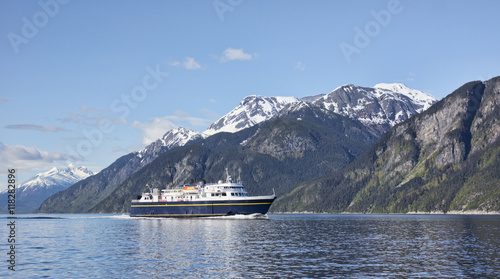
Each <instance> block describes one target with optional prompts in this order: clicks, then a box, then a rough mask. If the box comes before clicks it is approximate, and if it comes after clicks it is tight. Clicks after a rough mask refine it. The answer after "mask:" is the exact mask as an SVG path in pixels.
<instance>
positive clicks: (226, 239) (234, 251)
mask: <svg viewBox="0 0 500 279" xmlns="http://www.w3.org/2000/svg"><path fill="white" fill-rule="evenodd" d="M2 219H3V220H4V223H6V222H7V219H6V215H3V216H2ZM4 226H5V225H4ZM4 230H5V229H4ZM4 234H5V232H4ZM3 242H4V243H2V244H4V246H7V242H6V240H5V241H3ZM16 244H17V250H16V256H17V257H16V269H17V271H15V272H12V271H10V270H8V269H7V266H8V264H7V263H6V261H5V260H6V259H7V256H6V254H5V253H2V254H3V255H4V256H3V257H4V258H5V260H2V262H3V264H2V267H1V269H0V277H4V276H14V278H41V277H50V278H137V277H152V278H168V277H190V278H200V277H202V278H221V277H226V278H227V277H232V278H240V277H242V278H267V277H288V278H297V277H364V276H366V277H384V278H385V277H450V278H460V277H462V278H473V277H475V278H477V277H500V249H499V247H500V216H493V215H490V216H465V215H464V216H458V215H269V216H268V218H267V219H263V218H258V219H255V218H252V219H248V218H240V217H236V218H234V217H233V218H193V219H160V218H158V219H147V218H130V217H128V216H125V215H19V216H18V219H17V236H16ZM3 251H5V249H3Z"/></svg>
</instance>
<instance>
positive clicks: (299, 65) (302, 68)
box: [294, 61, 306, 71]
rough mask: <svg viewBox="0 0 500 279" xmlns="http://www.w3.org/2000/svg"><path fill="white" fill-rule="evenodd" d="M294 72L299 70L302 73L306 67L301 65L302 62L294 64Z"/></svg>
mask: <svg viewBox="0 0 500 279" xmlns="http://www.w3.org/2000/svg"><path fill="white" fill-rule="evenodd" d="M294 68H295V70H299V71H304V70H305V69H306V65H304V64H302V62H300V61H299V62H297V63H296V64H295V67H294Z"/></svg>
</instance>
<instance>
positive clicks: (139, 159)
mask: <svg viewBox="0 0 500 279" xmlns="http://www.w3.org/2000/svg"><path fill="white" fill-rule="evenodd" d="M404 89H405V88H403V89H402V87H401V88H400V87H395V89H384V88H381V89H377V90H375V89H373V90H371V91H370V92H372V93H373V92H375V93H376V92H378V93H377V94H379V95H383V94H385V95H386V96H390V97H391V98H392V99H396V97H398V98H399V99H401V101H399V102H397V104H399V105H400V106H401V107H406V106H410V107H413V106H415V109H414V110H413V111H410V112H408V113H406V114H411V113H416V110H418V109H420V107H418V106H417V105H414V104H413V99H411V98H409V97H407V96H406V95H404V94H402V93H401V94H400V93H395V92H393V91H391V90H400V91H404ZM405 90H406V91H411V90H410V89H408V88H406V89H405ZM365 91H366V90H365ZM381 92H382V93H381ZM332 93H333V92H332ZM332 93H330V94H329V96H333V94H332ZM410 93H413V91H411V92H410ZM391 94H392V95H391ZM408 94H409V93H408ZM365 95H366V96H367V97H366V98H368V97H371V98H374V97H373V96H371V95H369V94H368V93H365ZM327 97H328V96H326V95H317V96H311V97H306V98H302V100H298V99H297V98H294V97H263V96H255V95H254V96H248V97H246V98H244V99H243V100H242V101H241V102H240V104H239V105H238V106H237V107H236V108H235V109H233V110H232V111H231V112H229V113H228V114H226V115H225V116H223V117H222V118H220V119H219V120H218V121H216V122H215V123H213V124H212V125H211V126H210V127H209V129H208V130H207V131H205V132H204V133H203V134H200V133H198V132H195V131H191V130H188V129H184V128H178V129H174V130H171V131H168V132H167V133H166V134H165V135H164V136H163V137H162V138H161V139H158V140H157V141H155V142H153V143H152V144H150V145H149V146H147V147H146V148H144V149H143V150H141V151H138V152H134V153H130V154H128V155H125V156H123V157H121V158H119V159H118V160H116V161H115V162H114V163H113V164H111V165H110V166H109V167H107V168H105V169H104V170H103V171H101V172H100V173H99V174H98V175H96V176H94V177H93V178H92V179H90V180H88V181H85V182H79V183H77V184H75V185H73V186H72V187H70V188H68V189H67V190H66V191H64V192H61V193H58V194H56V195H54V196H53V197H51V198H50V199H48V200H47V202H46V203H44V204H43V205H42V206H41V208H40V211H43V212H68V211H67V210H70V212H87V211H88V210H90V209H91V208H93V207H95V206H96V205H97V204H100V203H101V202H103V201H104V200H106V201H107V197H108V196H109V195H111V194H112V193H114V192H115V191H116V190H117V189H121V188H122V187H123V186H120V185H122V184H123V183H124V182H125V181H126V180H127V179H128V178H129V177H131V176H132V175H133V174H134V173H136V172H139V171H140V170H141V169H142V168H144V167H145V166H147V165H148V164H150V163H151V162H153V161H154V160H155V159H157V158H158V157H160V156H162V155H163V154H164V153H166V152H169V151H171V150H176V149H179V148H181V147H183V146H190V145H192V144H201V145H205V146H203V147H207V146H212V147H211V148H209V149H208V150H212V151H214V150H216V151H221V152H227V150H230V149H231V148H236V147H238V148H241V150H240V149H238V148H236V149H237V151H238V152H241V154H240V153H235V154H240V155H239V156H241V158H246V157H245V156H247V155H248V154H250V153H251V152H254V155H255V154H259V155H258V157H259V158H267V157H266V156H271V157H273V158H274V159H277V160H278V161H280V162H283V161H287V160H292V159H293V160H295V162H292V163H293V164H297V165H300V163H299V161H300V160H304V158H309V159H307V160H305V161H304V162H306V163H307V165H308V166H312V165H315V164H322V165H323V166H324V167H323V168H318V169H317V170H315V171H308V173H309V175H306V176H304V177H298V178H297V179H295V180H294V181H292V182H291V183H288V185H289V186H290V187H292V186H293V187H295V186H297V185H298V184H297V183H299V182H304V181H306V180H305V179H310V178H313V177H316V176H320V175H324V174H326V173H327V172H328V171H332V170H337V169H340V168H341V167H343V166H345V165H346V164H347V163H349V162H350V161H352V160H353V159H354V158H355V157H356V156H358V155H360V154H361V151H363V150H365V149H366V148H367V147H368V146H369V145H371V144H372V143H374V142H375V140H376V139H377V138H378V136H379V133H380V131H381V129H382V128H383V129H389V128H390V125H392V124H393V123H396V122H397V121H398V119H399V118H398V119H395V120H394V121H393V122H390V123H389V124H388V126H384V127H382V128H380V129H379V130H377V133H375V132H373V131H372V130H367V128H366V127H365V126H363V125H362V124H361V123H360V122H359V121H358V119H357V118H356V117H358V116H359V115H358V116H356V115H352V116H351V115H346V116H348V117H350V119H349V118H346V117H341V116H340V115H338V114H337V113H336V112H335V110H333V109H332V106H331V105H327V102H328V100H330V101H331V100H332V98H333V97H332V98H327ZM386 98H387V99H389V97H386ZM319 100H325V101H324V102H320V101H319ZM377 102H379V103H381V102H382V101H378V99H377ZM405 102H408V104H406V103H405ZM328 104H331V102H329V103H328ZM344 105H347V106H350V105H351V103H344ZM337 106H338V105H337ZM394 110H395V111H397V108H395V109H394ZM372 113H373V112H372ZM396 113H397V112H396ZM290 117H291V118H290ZM339 117H340V118H339ZM280 120H281V121H280ZM285 120H286V121H285ZM268 121H269V123H267V124H265V123H266V122H268ZM298 121H302V122H298ZM335 121H337V123H336V122H335ZM270 123H280V124H279V125H277V126H276V127H275V128H273V129H274V131H275V134H266V131H267V130H266V129H264V130H262V129H263V128H265V127H274V126H269V125H271V124H270ZM284 123H288V124H289V125H290V127H287V126H283V125H284ZM347 123H348V124H347ZM310 124H314V126H311V127H305V126H304V125H310ZM341 124H342V125H345V127H343V126H342V125H341ZM339 125H340V126H339ZM277 127H281V129H279V130H276V129H277ZM291 127H294V129H297V130H294V129H291ZM368 128H369V129H372V128H371V126H368ZM273 129H271V130H273ZM308 129H313V130H308ZM326 131H329V132H326ZM366 132H369V133H368V134H367V133H366ZM236 134H237V135H236ZM264 134H266V137H268V138H262V135H264ZM326 134H328V135H329V137H331V139H330V138H328V137H326V136H325V135H326ZM215 136H216V137H215ZM259 138H260V139H262V140H263V141H262V142H259V144H253V145H252V140H256V139H259ZM353 141H354V142H353ZM253 142H256V141H253ZM324 146H329V148H325V147H324ZM207 148H208V147H207ZM182 150H184V149H182ZM319 150H321V152H322V154H319V155H318V154H317V153H315V152H319ZM176 152H177V151H176ZM235 152H236V151H235ZM249 152H250V153H249ZM311 152H312V153H311ZM309 153H311V154H314V156H313V155H311V156H309ZM261 155H265V156H261ZM179 156H181V155H179ZM255 156H257V155H255ZM183 158H184V157H183ZM311 158H314V159H311ZM324 158H328V159H327V160H326V159H324ZM225 160H231V157H230V156H229V157H227V158H226V157H225ZM318 160H320V161H318ZM321 160H323V161H321ZM172 162H173V161H172ZM220 162H223V161H220ZM199 164H201V165H204V164H205V163H199ZM262 164H263V165H267V164H266V163H262ZM280 164H281V163H280ZM280 164H276V165H269V167H270V168H271V169H270V170H266V171H275V170H276V169H274V170H273V169H272V168H273V167H275V166H276V168H279V166H281V168H292V167H291V166H289V165H286V164H284V165H283V164H282V165H280ZM164 167H166V166H164ZM185 167H186V168H187V169H189V167H187V166H185ZM242 168H243V169H244V167H242ZM302 168H303V166H302ZM292 169H293V168H292ZM157 170H158V171H159V169H157ZM162 171H165V169H162ZM178 173H184V174H186V177H183V178H184V179H188V180H189V179H191V178H192V177H189V176H194V175H195V174H199V173H192V172H190V171H185V170H182V171H181V172H178ZM201 173H203V174H207V175H209V174H210V173H211V172H210V171H207V172H205V171H203V172H201ZM281 173H283V174H285V173H288V172H287V171H286V169H285V170H284V171H283V169H282V171H281ZM296 173H303V171H300V170H297V172H296ZM214 175H215V174H214ZM314 175H316V176H314ZM157 176H158V177H163V174H161V173H158V174H157ZM279 176H280V177H281V175H279ZM195 177H199V176H195ZM164 178H165V179H164V180H162V181H163V182H165V181H166V179H167V178H168V179H170V175H168V176H165V177H164ZM254 181H255V184H254V185H255V189H257V190H255V191H256V192H259V191H261V192H262V193H264V192H266V191H265V190H267V191H268V190H269V189H267V188H266V186H265V185H270V184H266V182H261V181H260V180H254ZM287 181H288V180H287ZM176 182H179V183H182V182H184V181H176ZM167 183H168V182H167ZM263 185H264V186H263ZM289 189H290V188H287V190H289ZM259 193H260V192H259ZM134 194H137V193H135V192H134ZM120 210H121V209H120Z"/></svg>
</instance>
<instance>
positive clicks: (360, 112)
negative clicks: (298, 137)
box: [313, 83, 436, 136]
mask: <svg viewBox="0 0 500 279" xmlns="http://www.w3.org/2000/svg"><path fill="white" fill-rule="evenodd" d="M435 102H436V99H435V98H434V97H432V96H430V95H429V94H426V93H423V92H421V91H419V90H415V89H410V88H408V87H407V86H405V85H403V84H398V83H395V84H385V83H381V84H377V85H375V87H361V86H355V85H352V84H349V85H343V86H340V87H338V88H337V89H335V90H333V91H332V92H330V93H329V94H327V95H324V96H322V97H320V98H318V99H316V100H315V101H313V104H315V105H317V106H320V107H323V108H325V109H328V110H332V111H334V112H336V113H338V114H341V115H344V116H347V117H350V118H352V119H356V120H359V121H361V123H363V124H364V125H365V126H366V127H368V128H369V129H370V131H372V133H373V134H374V135H376V136H381V135H382V134H383V133H384V132H385V131H387V130H388V129H389V128H391V127H392V126H394V125H396V124H397V123H400V122H402V121H404V120H406V119H408V118H410V117H411V116H413V115H415V114H418V113H421V112H422V111H424V110H426V109H428V108H429V107H430V106H431V105H432V104H433V103H435Z"/></svg>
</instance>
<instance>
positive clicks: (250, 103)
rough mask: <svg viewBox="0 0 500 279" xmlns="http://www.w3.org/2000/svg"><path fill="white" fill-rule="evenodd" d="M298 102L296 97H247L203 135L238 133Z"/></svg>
mask: <svg viewBox="0 0 500 279" xmlns="http://www.w3.org/2000/svg"><path fill="white" fill-rule="evenodd" d="M298 101H299V100H298V99H297V98H295V97H264V96H258V95H251V96H247V97H245V98H244V99H243V100H242V101H241V102H240V104H239V105H238V106H237V107H236V108H234V109H233V110H232V111H230V112H229V113H228V114H226V115H224V116H223V117H221V118H220V119H219V120H217V121H216V122H214V123H213V124H212V125H210V127H209V128H208V129H207V130H206V131H205V132H203V134H204V135H205V136H211V135H214V134H216V133H219V132H230V133H234V132H238V131H240V130H243V129H246V128H249V127H252V126H254V125H255V124H258V123H261V122H263V121H265V120H267V119H269V118H271V117H273V116H274V115H275V114H276V113H278V112H279V111H280V110H281V109H283V108H284V107H285V106H286V105H288V104H291V103H295V102H298Z"/></svg>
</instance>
